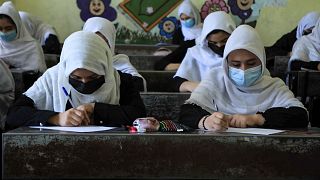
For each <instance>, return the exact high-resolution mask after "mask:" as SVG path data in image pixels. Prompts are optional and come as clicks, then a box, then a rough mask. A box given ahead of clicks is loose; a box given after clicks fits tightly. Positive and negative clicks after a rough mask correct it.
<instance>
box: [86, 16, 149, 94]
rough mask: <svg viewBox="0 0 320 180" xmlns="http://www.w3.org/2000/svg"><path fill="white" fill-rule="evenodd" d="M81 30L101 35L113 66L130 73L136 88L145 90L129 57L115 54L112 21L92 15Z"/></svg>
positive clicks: (114, 30)
mask: <svg viewBox="0 0 320 180" xmlns="http://www.w3.org/2000/svg"><path fill="white" fill-rule="evenodd" d="M83 31H90V32H94V33H97V34H98V35H99V36H100V37H102V38H103V39H104V40H105V41H106V43H107V44H108V46H109V47H110V49H111V53H112V55H113V57H112V60H113V67H114V68H115V69H117V70H119V71H121V72H123V73H127V74H131V75H132V76H133V81H134V82H135V84H136V86H137V88H138V89H140V90H144V91H146V88H147V87H146V86H147V84H146V81H145V79H144V78H143V77H142V76H141V75H140V74H139V73H138V71H137V69H136V68H135V67H134V66H133V65H132V64H131V63H130V60H129V57H128V56H127V55H125V54H117V55H115V44H116V29H115V27H114V25H113V24H112V22H110V21H109V20H107V19H105V18H101V17H92V18H90V19H88V20H87V21H86V23H85V24H84V26H83ZM101 35H102V36H101Z"/></svg>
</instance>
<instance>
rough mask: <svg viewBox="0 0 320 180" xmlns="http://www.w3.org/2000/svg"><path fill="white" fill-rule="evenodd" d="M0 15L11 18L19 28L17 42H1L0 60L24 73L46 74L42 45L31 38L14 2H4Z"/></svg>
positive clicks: (0, 7) (0, 8)
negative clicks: (37, 72) (38, 72)
mask: <svg viewBox="0 0 320 180" xmlns="http://www.w3.org/2000/svg"><path fill="white" fill-rule="evenodd" d="M0 14H5V15H7V16H9V17H10V18H11V19H12V20H13V22H14V23H15V25H16V27H17V37H16V39H15V40H13V41H10V42H6V41H3V40H0V60H3V61H4V62H5V63H6V64H9V65H10V66H13V67H15V68H17V69H21V70H23V71H29V70H32V71H40V72H44V71H45V70H46V64H45V61H44V55H43V51H42V49H41V47H40V44H39V43H38V42H37V41H36V40H35V39H33V38H32V37H31V35H30V34H29V32H28V31H27V29H26V28H25V26H24V25H23V23H22V22H21V18H20V16H19V13H18V11H17V10H16V9H15V7H14V5H13V4H12V2H10V1H8V2H4V3H3V4H2V5H1V6H0Z"/></svg>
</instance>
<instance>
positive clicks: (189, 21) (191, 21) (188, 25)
mask: <svg viewBox="0 0 320 180" xmlns="http://www.w3.org/2000/svg"><path fill="white" fill-rule="evenodd" d="M181 24H182V26H184V27H186V28H192V27H193V26H194V25H195V24H196V21H195V20H194V18H190V19H187V20H181Z"/></svg>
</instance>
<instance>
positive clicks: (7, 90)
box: [0, 61, 15, 130]
mask: <svg viewBox="0 0 320 180" xmlns="http://www.w3.org/2000/svg"><path fill="white" fill-rule="evenodd" d="M0 77H1V78H0V122H1V130H4V125H5V118H6V115H7V112H8V109H9V106H10V105H11V104H12V103H13V101H14V86H15V85H14V80H13V77H12V74H11V72H10V70H9V68H8V66H7V65H6V64H5V63H4V62H3V61H0Z"/></svg>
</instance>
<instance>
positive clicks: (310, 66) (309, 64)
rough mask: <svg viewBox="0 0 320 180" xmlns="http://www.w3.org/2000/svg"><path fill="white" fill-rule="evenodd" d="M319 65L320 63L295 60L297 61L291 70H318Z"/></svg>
mask: <svg viewBox="0 0 320 180" xmlns="http://www.w3.org/2000/svg"><path fill="white" fill-rule="evenodd" d="M319 64H320V61H310V62H305V61H299V60H295V61H292V62H291V64H290V69H291V70H292V71H299V70H301V68H306V69H312V70H318V65H319Z"/></svg>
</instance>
